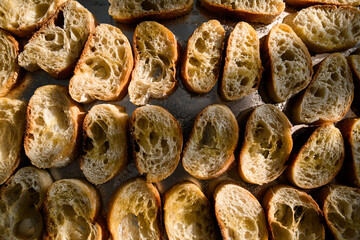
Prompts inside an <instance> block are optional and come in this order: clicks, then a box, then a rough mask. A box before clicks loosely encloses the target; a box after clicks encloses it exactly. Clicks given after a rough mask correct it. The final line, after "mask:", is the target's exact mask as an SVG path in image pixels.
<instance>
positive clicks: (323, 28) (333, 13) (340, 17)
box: [284, 5, 360, 53]
mask: <svg viewBox="0 0 360 240" xmlns="http://www.w3.org/2000/svg"><path fill="white" fill-rule="evenodd" d="M284 23H286V24H288V25H290V27H292V29H293V30H294V31H295V32H296V34H297V35H298V36H299V37H300V38H301V40H302V41H303V42H304V43H305V45H306V46H307V47H308V48H309V50H310V51H311V52H314V53H324V52H336V51H341V50H345V49H348V48H350V47H353V46H355V44H356V43H357V42H358V41H359V40H360V31H359V28H360V10H359V9H357V8H355V7H351V6H331V5H318V6H312V7H308V8H305V9H302V10H301V11H299V12H297V13H293V14H290V15H288V16H287V17H286V18H285V19H284Z"/></svg>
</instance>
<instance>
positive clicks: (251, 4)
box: [200, 0, 285, 23]
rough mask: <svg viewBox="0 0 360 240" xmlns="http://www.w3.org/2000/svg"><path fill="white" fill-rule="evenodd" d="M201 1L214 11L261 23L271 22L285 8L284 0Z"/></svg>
mask: <svg viewBox="0 0 360 240" xmlns="http://www.w3.org/2000/svg"><path fill="white" fill-rule="evenodd" d="M200 2H201V5H202V6H204V7H205V8H207V9H208V10H209V11H212V12H214V13H218V14H222V15H225V16H231V17H236V18H239V19H241V20H243V21H247V22H259V23H271V22H272V21H274V19H275V18H276V17H277V16H279V15H280V14H281V13H282V12H283V11H284V9H285V3H284V2H283V1H282V0H257V1H253V0H245V1H239V0H200Z"/></svg>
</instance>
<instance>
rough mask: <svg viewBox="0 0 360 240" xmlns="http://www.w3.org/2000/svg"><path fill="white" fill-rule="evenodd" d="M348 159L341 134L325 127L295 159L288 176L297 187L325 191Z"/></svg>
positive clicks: (311, 138) (316, 132) (315, 134)
mask: <svg viewBox="0 0 360 240" xmlns="http://www.w3.org/2000/svg"><path fill="white" fill-rule="evenodd" d="M344 157H345V147H344V140H343V137H342V135H341V132H340V130H339V129H338V128H336V127H335V126H334V124H331V123H330V124H325V125H322V126H320V127H318V128H317V129H316V130H315V131H314V133H313V134H312V135H311V136H310V138H309V139H308V141H307V142H306V143H305V145H304V146H303V147H302V148H301V149H300V151H299V152H298V153H296V154H295V155H294V158H293V160H292V161H291V163H290V164H289V167H288V169H287V172H286V174H287V177H288V179H289V180H290V181H291V183H292V184H294V185H295V186H297V187H300V188H305V189H311V188H317V187H321V186H323V185H325V184H327V183H329V182H330V181H331V180H332V179H334V178H335V176H336V175H337V174H338V172H339V171H340V169H341V166H342V164H343V162H344Z"/></svg>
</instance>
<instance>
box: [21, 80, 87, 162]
mask: <svg viewBox="0 0 360 240" xmlns="http://www.w3.org/2000/svg"><path fill="white" fill-rule="evenodd" d="M84 115H85V112H84V110H83V109H82V107H81V106H79V105H77V104H76V103H75V102H74V101H73V100H72V99H71V98H70V96H69V94H68V91H67V88H66V87H64V86H59V85H46V86H43V87H39V88H38V89H36V91H35V93H34V95H33V96H32V97H31V98H30V101H29V105H28V107H27V116H26V132H25V139H24V148H25V153H26V155H27V156H28V158H29V159H30V161H31V163H32V164H33V165H35V166H36V167H38V168H53V167H64V166H66V165H68V164H70V162H72V161H73V160H75V158H76V156H77V154H78V146H79V143H80V138H81V126H82V121H83V119H84Z"/></svg>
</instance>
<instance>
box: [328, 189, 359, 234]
mask: <svg viewBox="0 0 360 240" xmlns="http://www.w3.org/2000/svg"><path fill="white" fill-rule="evenodd" d="M321 194H322V200H323V211H324V216H325V220H326V223H327V225H328V226H329V228H330V230H331V232H332V234H333V236H334V238H335V239H336V240H356V239H360V227H359V226H360V217H359V213H360V189H358V188H352V187H347V186H341V185H330V186H327V187H325V188H324V189H323V190H322V192H321Z"/></svg>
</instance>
